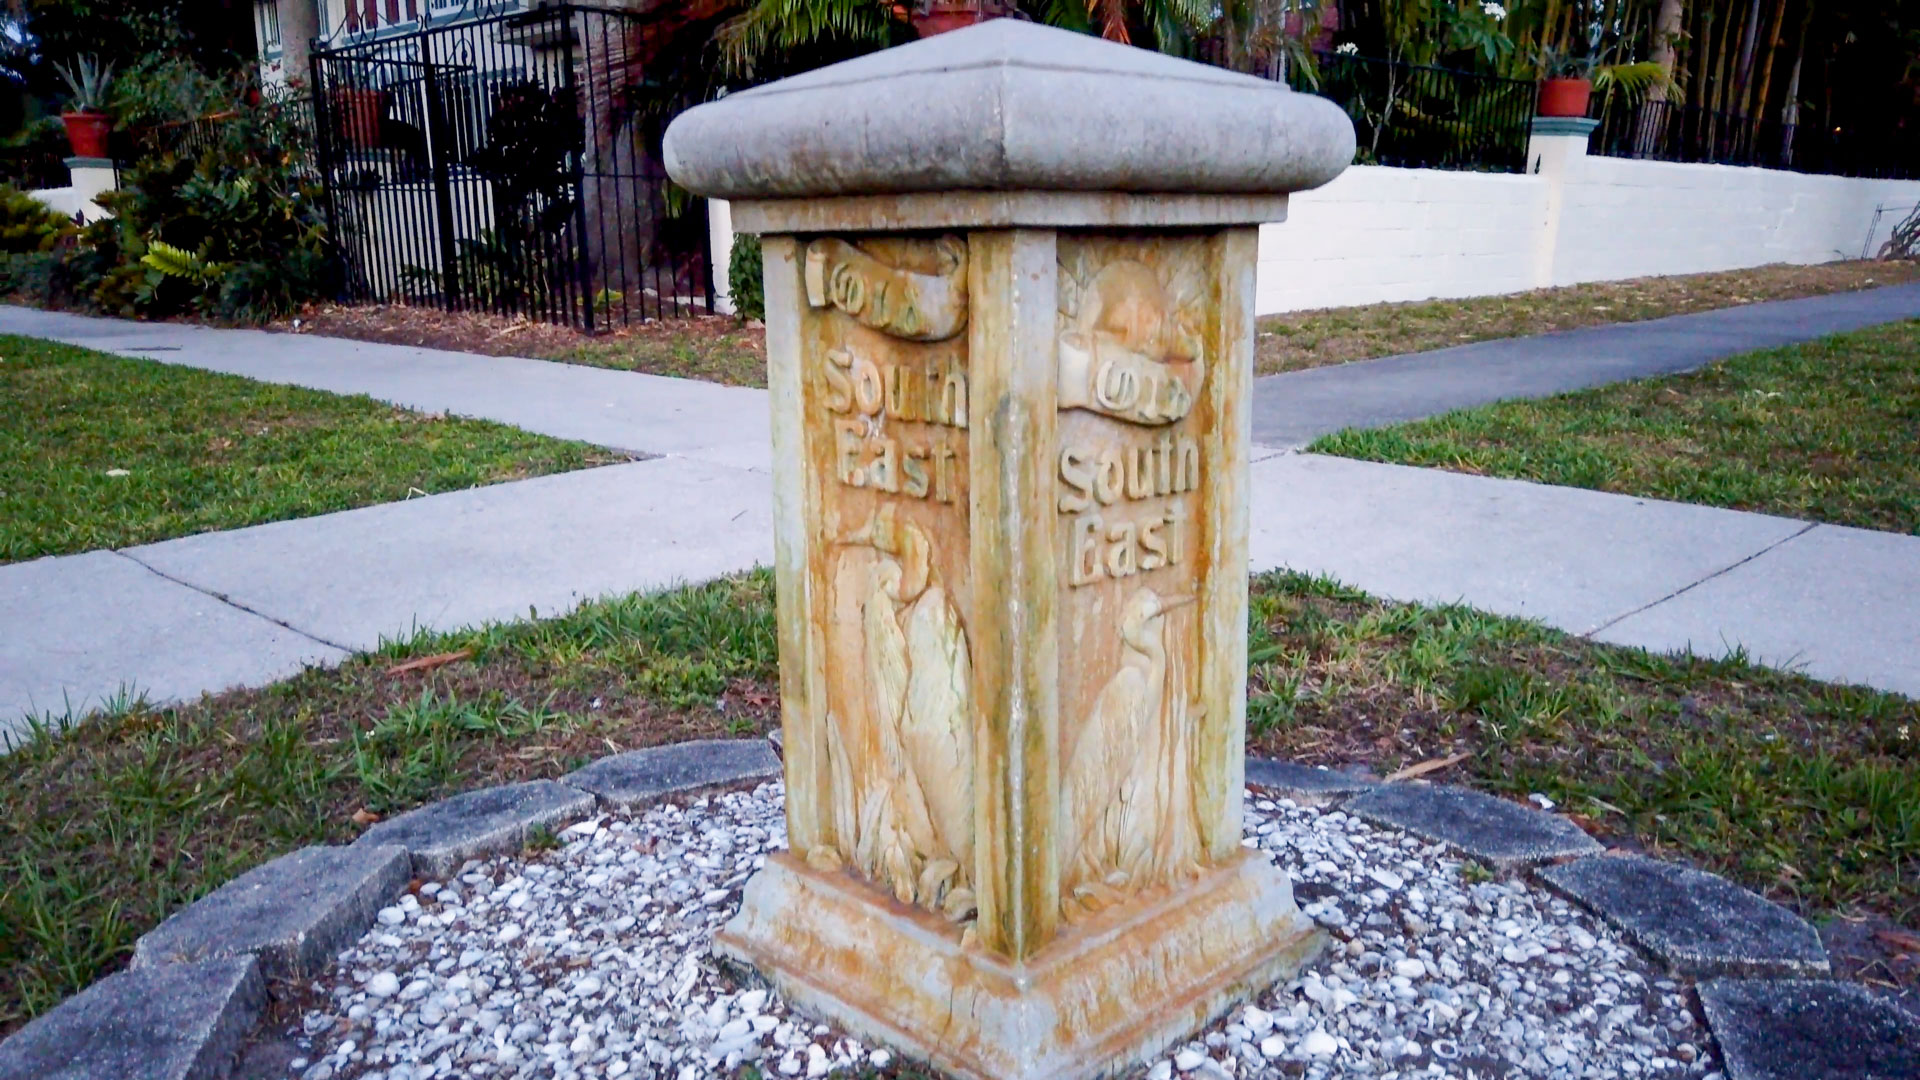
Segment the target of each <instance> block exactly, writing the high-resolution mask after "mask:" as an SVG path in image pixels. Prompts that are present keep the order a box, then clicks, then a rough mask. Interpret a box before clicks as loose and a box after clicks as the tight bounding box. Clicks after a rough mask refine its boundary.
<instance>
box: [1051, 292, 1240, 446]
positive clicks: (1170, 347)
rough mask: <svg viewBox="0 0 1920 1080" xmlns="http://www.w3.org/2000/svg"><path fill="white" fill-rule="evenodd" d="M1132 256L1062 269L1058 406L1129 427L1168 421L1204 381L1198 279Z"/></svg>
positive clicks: (1183, 410) (1186, 407)
mask: <svg viewBox="0 0 1920 1080" xmlns="http://www.w3.org/2000/svg"><path fill="white" fill-rule="evenodd" d="M1187 271H1188V268H1187V267H1184V266H1182V267H1176V268H1171V269H1170V270H1169V271H1168V272H1167V273H1166V274H1165V275H1164V276H1163V275H1162V274H1161V273H1159V272H1156V271H1155V270H1154V269H1153V268H1152V267H1149V266H1147V265H1146V264H1145V263H1143V262H1140V261H1138V260H1135V259H1128V258H1119V259H1114V260H1113V261H1111V262H1107V263H1105V264H1103V265H1099V266H1097V267H1096V266H1093V265H1091V264H1089V263H1087V262H1085V261H1084V260H1083V261H1080V262H1079V263H1078V265H1075V266H1067V265H1065V264H1063V265H1062V266H1061V274H1060V310H1061V315H1062V317H1063V320H1064V322H1065V326H1064V327H1063V328H1062V330H1061V334H1060V344H1059V349H1060V361H1059V363H1060V391H1059V394H1060V397H1059V403H1060V407H1061V408H1063V409H1089V410H1092V411H1093V412H1097V413H1099V414H1101V415H1102V416H1110V417H1112V418H1114V419H1116V420H1125V421H1127V422H1128V423H1132V424H1146V425H1150V426H1158V425H1163V424H1172V423H1175V422H1176V421H1178V420H1180V419H1182V418H1183V417H1185V416H1186V415H1187V413H1188V412H1190V411H1192V409H1193V400H1194V396H1195V395H1197V394H1198V393H1199V392H1200V383H1201V381H1202V380H1203V379H1205V378H1206V373H1207V368H1206V360H1205V358H1203V357H1202V356H1201V355H1200V352H1201V348H1200V334H1199V327H1200V319H1201V311H1200V309H1199V300H1200V297H1199V295H1198V291H1199V279H1198V276H1197V275H1196V274H1193V273H1190V272H1187Z"/></svg>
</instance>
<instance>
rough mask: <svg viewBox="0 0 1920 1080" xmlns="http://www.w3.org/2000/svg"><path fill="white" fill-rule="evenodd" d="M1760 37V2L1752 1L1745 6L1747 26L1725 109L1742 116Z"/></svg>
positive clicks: (1742, 33) (1742, 34)
mask: <svg viewBox="0 0 1920 1080" xmlns="http://www.w3.org/2000/svg"><path fill="white" fill-rule="evenodd" d="M1759 37H1760V0H1753V3H1751V4H1749V5H1748V6H1747V26H1746V29H1744V30H1742V31H1741V32H1740V66H1739V67H1738V68H1737V69H1736V70H1735V72H1734V76H1733V93H1732V95H1731V96H1730V97H1728V99H1727V109H1728V111H1730V112H1737V113H1740V114H1742V115H1745V113H1746V101H1747V90H1748V87H1749V86H1751V85H1752V82H1753V47H1754V45H1755V44H1756V43H1757V41H1758V40H1759Z"/></svg>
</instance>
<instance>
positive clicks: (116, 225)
mask: <svg viewBox="0 0 1920 1080" xmlns="http://www.w3.org/2000/svg"><path fill="white" fill-rule="evenodd" d="M122 180H123V184H122V187H121V189H120V190H119V191H116V192H113V193H111V194H109V195H103V196H101V202H102V204H103V205H105V206H106V208H107V209H109V210H111V211H113V213H114V218H113V220H112V221H111V222H110V223H102V224H103V225H106V226H108V231H107V232H104V233H101V234H90V235H89V236H87V237H85V238H83V245H82V246H83V247H88V248H90V249H91V250H90V251H89V252H88V253H87V254H86V255H85V256H83V257H84V258H85V259H86V260H87V261H86V263H85V265H79V261H80V258H81V257H77V258H76V266H75V267H74V272H73V278H74V283H75V289H76V291H81V292H82V295H83V296H85V297H86V299H87V300H89V301H90V302H91V304H92V305H93V306H95V307H97V308H99V309H101V310H102V311H105V312H107V313H109V314H116V315H129V314H131V315H138V316H141V317H146V318H166V317H168V316H172V315H179V314H185V313H192V314H197V315H203V316H210V317H213V318H216V319H221V320H227V321H233V322H243V323H259V322H265V321H267V320H270V319H273V318H275V317H277V316H280V315H283V314H286V313H287V312H289V311H292V310H294V309H295V308H297V307H299V306H300V305H301V304H303V303H306V302H307V301H310V300H314V299H318V298H320V297H322V296H325V295H329V294H330V293H331V292H332V291H333V290H334V286H335V284H336V276H337V269H336V262H335V260H334V259H333V258H332V254H331V251H330V248H329V246H328V240H327V232H326V219H325V214H324V212H323V210H322V207H321V204H320V200H319V198H318V194H319V193H318V190H317V186H316V184H315V182H314V178H313V177H312V174H311V173H310V171H309V170H308V169H307V168H306V163H305V154H304V151H303V150H302V147H301V142H300V139H299V132H298V129H297V128H296V127H295V126H294V125H292V124H291V123H289V122H288V119H287V117H286V116H284V115H283V114H282V113H280V112H279V111H277V110H275V109H274V108H272V107H271V106H268V107H261V108H254V109H249V110H246V111H245V112H242V113H241V114H239V115H238V116H236V117H234V118H232V119H231V120H228V121H226V122H225V123H224V124H222V126H221V130H220V133H219V137H218V138H216V139H214V140H213V141H212V145H211V146H209V147H208V148H207V149H206V150H204V151H203V152H201V153H200V154H199V155H198V156H197V157H180V156H176V155H174V154H171V153H163V154H161V155H159V156H157V157H154V158H150V159H148V160H145V161H142V162H140V163H138V164H136V165H135V166H133V167H132V168H131V169H129V170H128V171H127V172H126V173H125V174H124V175H123V178H122ZM89 287H90V288H91V293H90V294H88V293H87V292H86V291H85V290H87V289H88V288H89Z"/></svg>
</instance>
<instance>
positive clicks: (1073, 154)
mask: <svg viewBox="0 0 1920 1080" xmlns="http://www.w3.org/2000/svg"><path fill="white" fill-rule="evenodd" d="M1353 148H1354V138H1353V125H1352V123H1350V122H1349V121H1348V119H1347V116H1346V113H1344V112H1342V111H1341V110H1340V108H1339V107H1338V106H1336V105H1334V104H1333V103H1332V102H1330V101H1327V100H1325V99H1324V98H1319V97H1315V96H1312V95H1308V94H1296V93H1294V92H1293V91H1291V90H1288V89H1287V88H1286V87H1285V86H1284V85H1282V84H1280V83H1276V82H1272V81H1269V80H1266V79H1260V78H1256V77H1254V76H1251V75H1242V74H1238V73H1235V72H1231V71H1226V70H1224V69H1221V68H1216V67H1211V66H1209V65H1205V64H1197V63H1194V62H1192V61H1189V60H1180V59H1176V58H1174V57H1170V56H1165V55H1162V54H1160V53H1156V52H1150V51H1148V50H1146V49H1139V48H1134V47H1132V46H1128V45H1120V44H1116V43H1114V42H1110V41H1103V40H1101V39H1099V38H1096V37H1090V36H1088V35H1085V34H1077V33H1073V32H1071V31H1067V30H1058V29H1054V28H1052V27H1046V26H1040V25H1037V24H1034V23H1029V22H1022V21H1018V20H1014V19H995V20H992V21H989V22H986V23H982V24H980V25H978V26H974V27H969V28H967V29H965V30H956V31H953V32H950V33H946V34H940V35H938V36H935V37H932V38H926V39H923V40H920V41H916V42H913V43H911V44H908V45H901V46H898V47H896V48H892V49H887V50H884V51H882V52H878V53H873V54H871V55H868V56H862V57H859V58H856V59H853V60H848V61H845V62H844V63H839V64H834V65H832V66H829V67H824V68H820V69H819V70H816V71H811V72H808V73H806V74H804V75H797V76H795V77H793V78H790V79H782V80H780V81H779V82H774V83H769V84H767V85H766V86H761V87H756V88H754V89H751V90H746V91H743V92H741V93H737V94H730V95H728V96H726V97H724V98H721V99H719V100H718V101H713V102H709V103H707V104H705V105H701V106H698V107H696V108H693V109H690V110H688V111H687V112H685V113H682V114H681V115H680V117H679V118H678V119H676V120H675V121H674V122H673V124H672V125H671V126H670V127H668V129H667V134H666V146H665V151H666V153H665V156H666V165H667V172H668V174H669V175H671V176H672V177H673V178H674V180H676V181H678V182H679V183H680V184H681V185H683V186H685V187H687V188H690V189H691V190H693V191H695V192H697V193H699V194H702V195H709V196H713V197H716V198H728V199H774V198H795V197H812V196H827V195H882V194H904V193H910V192H939V191H956V190H975V191H1104V192H1123V193H1134V194H1146V193H1182V194H1198V195H1215V194H1250V195H1280V194H1286V193H1287V192H1292V191H1300V190H1303V189H1306V188H1312V187H1318V186H1319V185H1321V184H1324V183H1326V182H1327V181H1329V180H1331V179H1333V178H1334V177H1335V176H1337V175H1339V174H1340V171H1341V170H1342V169H1344V168H1346V167H1347V163H1348V162H1350V161H1352V160H1353Z"/></svg>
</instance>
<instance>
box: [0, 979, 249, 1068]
mask: <svg viewBox="0 0 1920 1080" xmlns="http://www.w3.org/2000/svg"><path fill="white" fill-rule="evenodd" d="M266 1000H267V987H266V980H264V979H262V978H261V977H260V968H259V964H258V963H257V962H256V961H255V960H254V958H253V957H251V956H229V957H222V958H219V959H216V960H202V961H200V962H198V963H193V964H162V965H160V966H158V967H151V968H147V969H144V970H140V971H122V972H120V973H118V974H115V975H109V976H107V977H106V978H104V979H101V980H100V981H99V982H97V983H94V984H93V985H92V986H89V987H87V988H86V989H85V990H83V991H81V992H80V993H79V994H77V995H75V996H74V997H72V998H70V999H68V1000H67V1001H66V1002H64V1003H62V1004H61V1005H60V1007H59V1008H57V1009H54V1010H53V1011H52V1012H49V1013H47V1014H46V1015H44V1016H41V1017H39V1018H38V1019H36V1020H34V1021H33V1022H32V1023H30V1024H28V1025H27V1026H26V1027H23V1028H21V1029H20V1030H19V1031H17V1032H15V1033H14V1035H13V1037H12V1038H10V1039H8V1040H7V1041H6V1042H4V1043H0V1080H202V1078H216V1080H217V1078H218V1077H223V1076H226V1075H227V1071H228V1070H229V1069H230V1068H231V1067H232V1065H233V1059H234V1057H235V1056H236V1055H237V1054H238V1053H239V1052H240V1047H241V1046H242V1045H243V1044H244V1043H245V1042H246V1040H247V1037H248V1035H249V1034H251V1032H252V1031H253V1028H254V1025H256V1024H257V1023H258V1022H259V1019H260V1013H261V1011H262V1010H263V1009H264V1008H265V1007H266Z"/></svg>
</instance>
